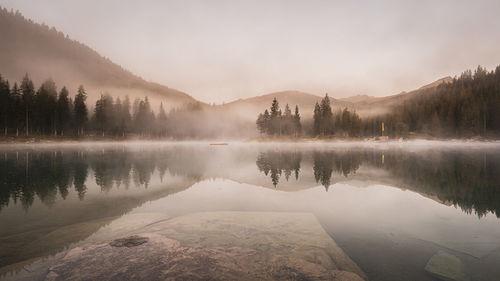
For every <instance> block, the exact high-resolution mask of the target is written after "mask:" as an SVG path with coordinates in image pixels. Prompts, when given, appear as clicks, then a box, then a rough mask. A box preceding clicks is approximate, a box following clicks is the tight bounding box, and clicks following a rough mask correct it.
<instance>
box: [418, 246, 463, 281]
mask: <svg viewBox="0 0 500 281" xmlns="http://www.w3.org/2000/svg"><path fill="white" fill-rule="evenodd" d="M425 271H427V272H429V273H430V274H431V275H433V276H435V277H437V278H439V279H441V280H457V281H467V280H469V277H468V276H467V274H466V273H465V272H464V267H463V264H462V261H461V260H460V259H459V258H458V257H456V256H454V255H451V254H448V253H446V252H443V251H439V252H438V253H437V254H435V255H434V256H432V257H431V259H430V260H429V261H428V262H427V265H426V266H425Z"/></svg>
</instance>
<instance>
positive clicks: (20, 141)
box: [0, 136, 500, 146]
mask: <svg viewBox="0 0 500 281" xmlns="http://www.w3.org/2000/svg"><path fill="white" fill-rule="evenodd" d="M113 143H123V144H127V143H130V144H134V143H135V144H138V143H143V144H167V143H199V144H207V145H208V144H214V143H215V144H218V143H224V144H227V145H231V144H233V145H234V144H273V143H276V144H278V143H282V144H283V143H287V144H337V145H359V144H367V145H368V144H399V145H400V144H440V145H451V144H500V139H498V138H484V137H472V138H462V139H452V138H450V139H438V138H424V137H412V138H405V139H403V138H399V139H397V138H387V137H385V138H384V137H382V138H380V137H378V138H338V137H329V138H326V137H325V138H313V137H298V138H290V137H262V138H213V139H210V138H198V139H194V138H190V139H188V138H186V139H174V138H148V139H146V138H140V137H100V136H99V137H96V136H88V137H83V138H76V137H54V136H36V137H26V136H22V137H21V136H20V137H4V136H2V137H0V146H10V145H50V144H68V145H78V144H97V145H99V144H113Z"/></svg>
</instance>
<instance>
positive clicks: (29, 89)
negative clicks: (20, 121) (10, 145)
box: [21, 73, 35, 136]
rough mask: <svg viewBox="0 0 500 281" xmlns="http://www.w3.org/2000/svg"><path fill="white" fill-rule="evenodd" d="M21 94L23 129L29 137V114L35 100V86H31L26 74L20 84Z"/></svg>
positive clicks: (31, 82)
mask: <svg viewBox="0 0 500 281" xmlns="http://www.w3.org/2000/svg"><path fill="white" fill-rule="evenodd" d="M21 93H22V98H23V103H24V115H25V121H24V129H25V133H26V136H29V133H30V121H31V120H32V117H31V114H32V111H33V103H34V99H35V85H33V81H31V79H30V78H29V76H28V73H26V75H24V78H23V81H22V82H21Z"/></svg>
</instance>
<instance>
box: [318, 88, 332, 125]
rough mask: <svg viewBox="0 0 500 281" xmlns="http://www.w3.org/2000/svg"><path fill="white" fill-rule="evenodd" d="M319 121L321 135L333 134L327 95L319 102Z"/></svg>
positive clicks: (330, 109)
mask: <svg viewBox="0 0 500 281" xmlns="http://www.w3.org/2000/svg"><path fill="white" fill-rule="evenodd" d="M320 109H321V121H320V133H321V135H329V134H331V133H333V113H332V108H331V106H330V98H329V97H328V94H326V95H325V97H324V98H323V99H322V100H321V104H320Z"/></svg>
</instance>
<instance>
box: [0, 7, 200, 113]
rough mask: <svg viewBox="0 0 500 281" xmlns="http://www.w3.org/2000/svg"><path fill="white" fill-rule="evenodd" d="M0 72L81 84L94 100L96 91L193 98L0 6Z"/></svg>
mask: <svg viewBox="0 0 500 281" xmlns="http://www.w3.org/2000/svg"><path fill="white" fill-rule="evenodd" d="M0 35H1V38H0V74H1V75H2V76H3V77H6V78H7V79H9V80H10V81H12V82H14V81H20V80H21V78H22V77H23V76H24V74H25V73H26V72H28V73H29V75H30V77H31V78H32V79H33V80H34V82H35V84H36V85H40V83H41V82H42V81H43V80H45V79H47V78H49V77H52V78H53V79H54V80H55V82H56V83H57V84H58V86H59V87H62V86H63V85H66V86H67V87H68V88H69V89H70V91H71V92H72V93H75V91H76V88H77V87H78V85H80V84H83V85H84V86H85V87H86V89H87V92H88V94H89V99H90V100H91V101H92V100H94V99H95V98H96V97H97V96H98V95H99V94H100V93H101V92H105V91H108V92H110V93H111V94H112V95H113V96H119V95H120V96H124V95H126V94H127V95H130V96H131V97H138V96H141V97H143V96H146V95H147V96H149V97H150V98H153V99H159V100H161V101H163V102H164V103H166V104H167V105H170V106H174V105H175V106H177V105H181V104H185V103H189V102H195V99H193V98H192V97H191V96H189V95H187V94H186V93H183V92H181V91H178V90H175V89H171V88H168V87H165V86H162V85H160V84H156V83H151V82H147V81H145V80H143V79H142V78H140V77H138V76H136V75H134V74H132V73H131V72H129V71H127V70H125V69H123V68H122V67H120V66H119V65H117V64H115V63H113V62H112V61H110V60H109V59H107V58H104V57H102V56H101V55H99V54H98V53H97V52H96V51H94V50H92V49H91V48H89V47H87V46H86V45H84V44H82V43H79V42H77V41H74V40H71V39H70V38H69V37H68V36H67V35H64V34H63V33H62V32H59V31H57V30H55V29H54V28H49V27H48V26H46V25H40V24H37V23H34V22H33V21H31V20H28V19H25V18H24V17H23V16H22V15H21V14H20V13H18V12H16V13H12V12H9V11H7V10H6V9H2V8H0Z"/></svg>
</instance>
